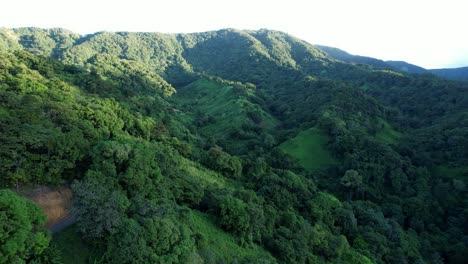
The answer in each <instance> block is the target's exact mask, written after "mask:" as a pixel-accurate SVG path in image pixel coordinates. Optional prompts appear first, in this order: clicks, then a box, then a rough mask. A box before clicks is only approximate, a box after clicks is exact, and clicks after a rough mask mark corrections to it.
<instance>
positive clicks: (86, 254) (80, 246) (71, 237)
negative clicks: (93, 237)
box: [52, 225, 91, 264]
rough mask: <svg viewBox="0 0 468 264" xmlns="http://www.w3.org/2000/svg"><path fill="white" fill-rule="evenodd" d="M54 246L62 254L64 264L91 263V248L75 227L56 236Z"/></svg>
mask: <svg viewBox="0 0 468 264" xmlns="http://www.w3.org/2000/svg"><path fill="white" fill-rule="evenodd" d="M52 244H53V245H55V246H56V247H57V248H58V250H59V251H60V252H61V255H62V261H63V263H76V264H81V263H83V264H84V263H89V261H88V260H89V258H90V257H91V252H90V248H89V247H88V245H86V244H85V243H84V242H83V240H82V239H81V237H80V236H79V234H78V233H77V230H76V226H75V225H72V226H70V227H68V228H66V229H64V230H63V231H61V232H59V233H56V234H54V236H53V239H52Z"/></svg>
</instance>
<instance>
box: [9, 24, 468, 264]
mask: <svg viewBox="0 0 468 264" xmlns="http://www.w3.org/2000/svg"><path fill="white" fill-rule="evenodd" d="M332 51H333V50H332ZM338 52H339V51H338ZM341 55H342V56H347V55H346V54H344V55H343V53H341ZM349 56H352V55H349ZM349 58H350V59H353V61H350V62H351V63H348V62H346V61H343V60H338V59H336V58H332V57H330V54H327V53H325V52H323V51H322V50H321V49H320V48H318V47H316V46H313V45H311V44H308V43H306V42H304V41H302V40H300V39H297V38H295V37H293V36H290V35H288V34H286V33H283V32H278V31H271V30H265V29H263V30H258V31H251V30H236V29H223V30H218V31H210V32H201V33H191V34H160V33H136V32H116V33H112V32H98V33H94V34H90V35H86V36H81V35H78V34H75V33H73V32H70V31H67V30H63V29H39V28H19V29H5V28H2V29H0V124H1V125H0V175H2V176H1V178H0V187H1V188H3V190H1V191H2V196H1V197H0V219H1V220H2V221H0V263H69V262H74V261H75V262H80V261H81V262H83V261H86V259H92V260H96V262H99V263H379V264H380V263H382V264H383V263H395V264H401V263H427V264H429V263H431V264H432V263H434V264H436V263H437V264H439V263H464V261H465V256H466V252H467V248H468V247H467V244H466V242H467V241H466V237H467V235H468V234H467V232H466V226H467V222H466V199H465V198H466V185H467V184H468V182H467V178H466V177H465V176H466V170H465V167H466V164H467V162H466V161H467V160H466V157H468V121H467V120H468V116H467V113H468V85H467V83H466V82H459V81H450V80H446V79H442V78H438V77H436V76H432V75H408V74H406V73H404V72H395V71H392V70H388V69H382V68H381V67H378V65H374V64H375V63H377V62H379V61H378V60H375V59H372V58H353V57H349ZM354 59H359V60H358V61H354ZM42 185H51V186H62V185H66V186H70V187H71V189H72V191H73V195H74V196H73V197H74V198H73V210H72V211H73V213H74V214H75V216H76V219H77V221H76V224H75V225H74V226H73V227H72V228H71V229H66V230H64V231H62V232H60V233H57V234H54V235H51V234H49V232H47V231H46V230H44V229H43V227H42V226H43V224H44V223H43V222H44V221H43V220H44V216H42V215H41V210H40V209H39V208H38V207H37V206H34V205H33V204H31V203H28V202H26V200H24V199H21V198H20V197H19V196H18V195H17V194H15V192H12V191H8V190H4V189H10V190H15V191H16V190H18V191H21V190H22V189H23V188H30V187H37V186H42ZM19 193H20V192H19ZM93 256H99V257H98V258H94V257H93Z"/></svg>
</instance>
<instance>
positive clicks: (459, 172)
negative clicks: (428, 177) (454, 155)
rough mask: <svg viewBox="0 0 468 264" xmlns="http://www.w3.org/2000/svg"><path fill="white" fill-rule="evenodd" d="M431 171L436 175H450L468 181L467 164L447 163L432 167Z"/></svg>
mask: <svg viewBox="0 0 468 264" xmlns="http://www.w3.org/2000/svg"><path fill="white" fill-rule="evenodd" d="M432 173H434V174H435V175H437V176H438V177H450V178H454V179H459V180H464V181H468V166H461V167H450V166H448V165H439V166H435V167H434V168H432Z"/></svg>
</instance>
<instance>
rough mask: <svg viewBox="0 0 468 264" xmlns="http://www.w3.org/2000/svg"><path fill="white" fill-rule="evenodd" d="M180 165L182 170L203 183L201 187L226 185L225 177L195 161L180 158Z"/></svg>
mask: <svg viewBox="0 0 468 264" xmlns="http://www.w3.org/2000/svg"><path fill="white" fill-rule="evenodd" d="M182 166H183V169H184V171H185V172H186V173H187V174H189V175H190V176H192V177H194V178H197V179H199V180H200V182H201V183H202V184H203V186H202V187H207V186H216V187H224V186H225V185H226V181H225V178H224V177H222V176H221V175H219V174H217V173H216V172H214V171H211V170H209V169H207V168H205V167H202V166H200V164H198V163H195V162H193V161H191V160H188V159H185V158H183V159H182Z"/></svg>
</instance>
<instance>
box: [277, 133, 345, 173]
mask: <svg viewBox="0 0 468 264" xmlns="http://www.w3.org/2000/svg"><path fill="white" fill-rule="evenodd" d="M327 141H328V137H327V135H325V134H324V133H323V132H322V131H320V130H319V129H317V128H310V129H308V130H305V131H302V132H301V133H299V134H298V135H297V136H296V137H294V138H292V139H289V140H288V141H286V142H284V143H282V144H281V145H280V148H281V149H283V150H284V151H285V152H286V153H288V154H289V155H291V156H292V157H293V158H295V159H297V161H298V162H299V165H301V166H302V167H303V168H304V169H306V170H308V171H315V170H317V169H319V168H323V167H327V166H330V165H333V164H336V163H337V161H336V160H335V159H334V158H333V157H332V155H331V153H330V151H329V150H328V149H327V148H326V144H327Z"/></svg>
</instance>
